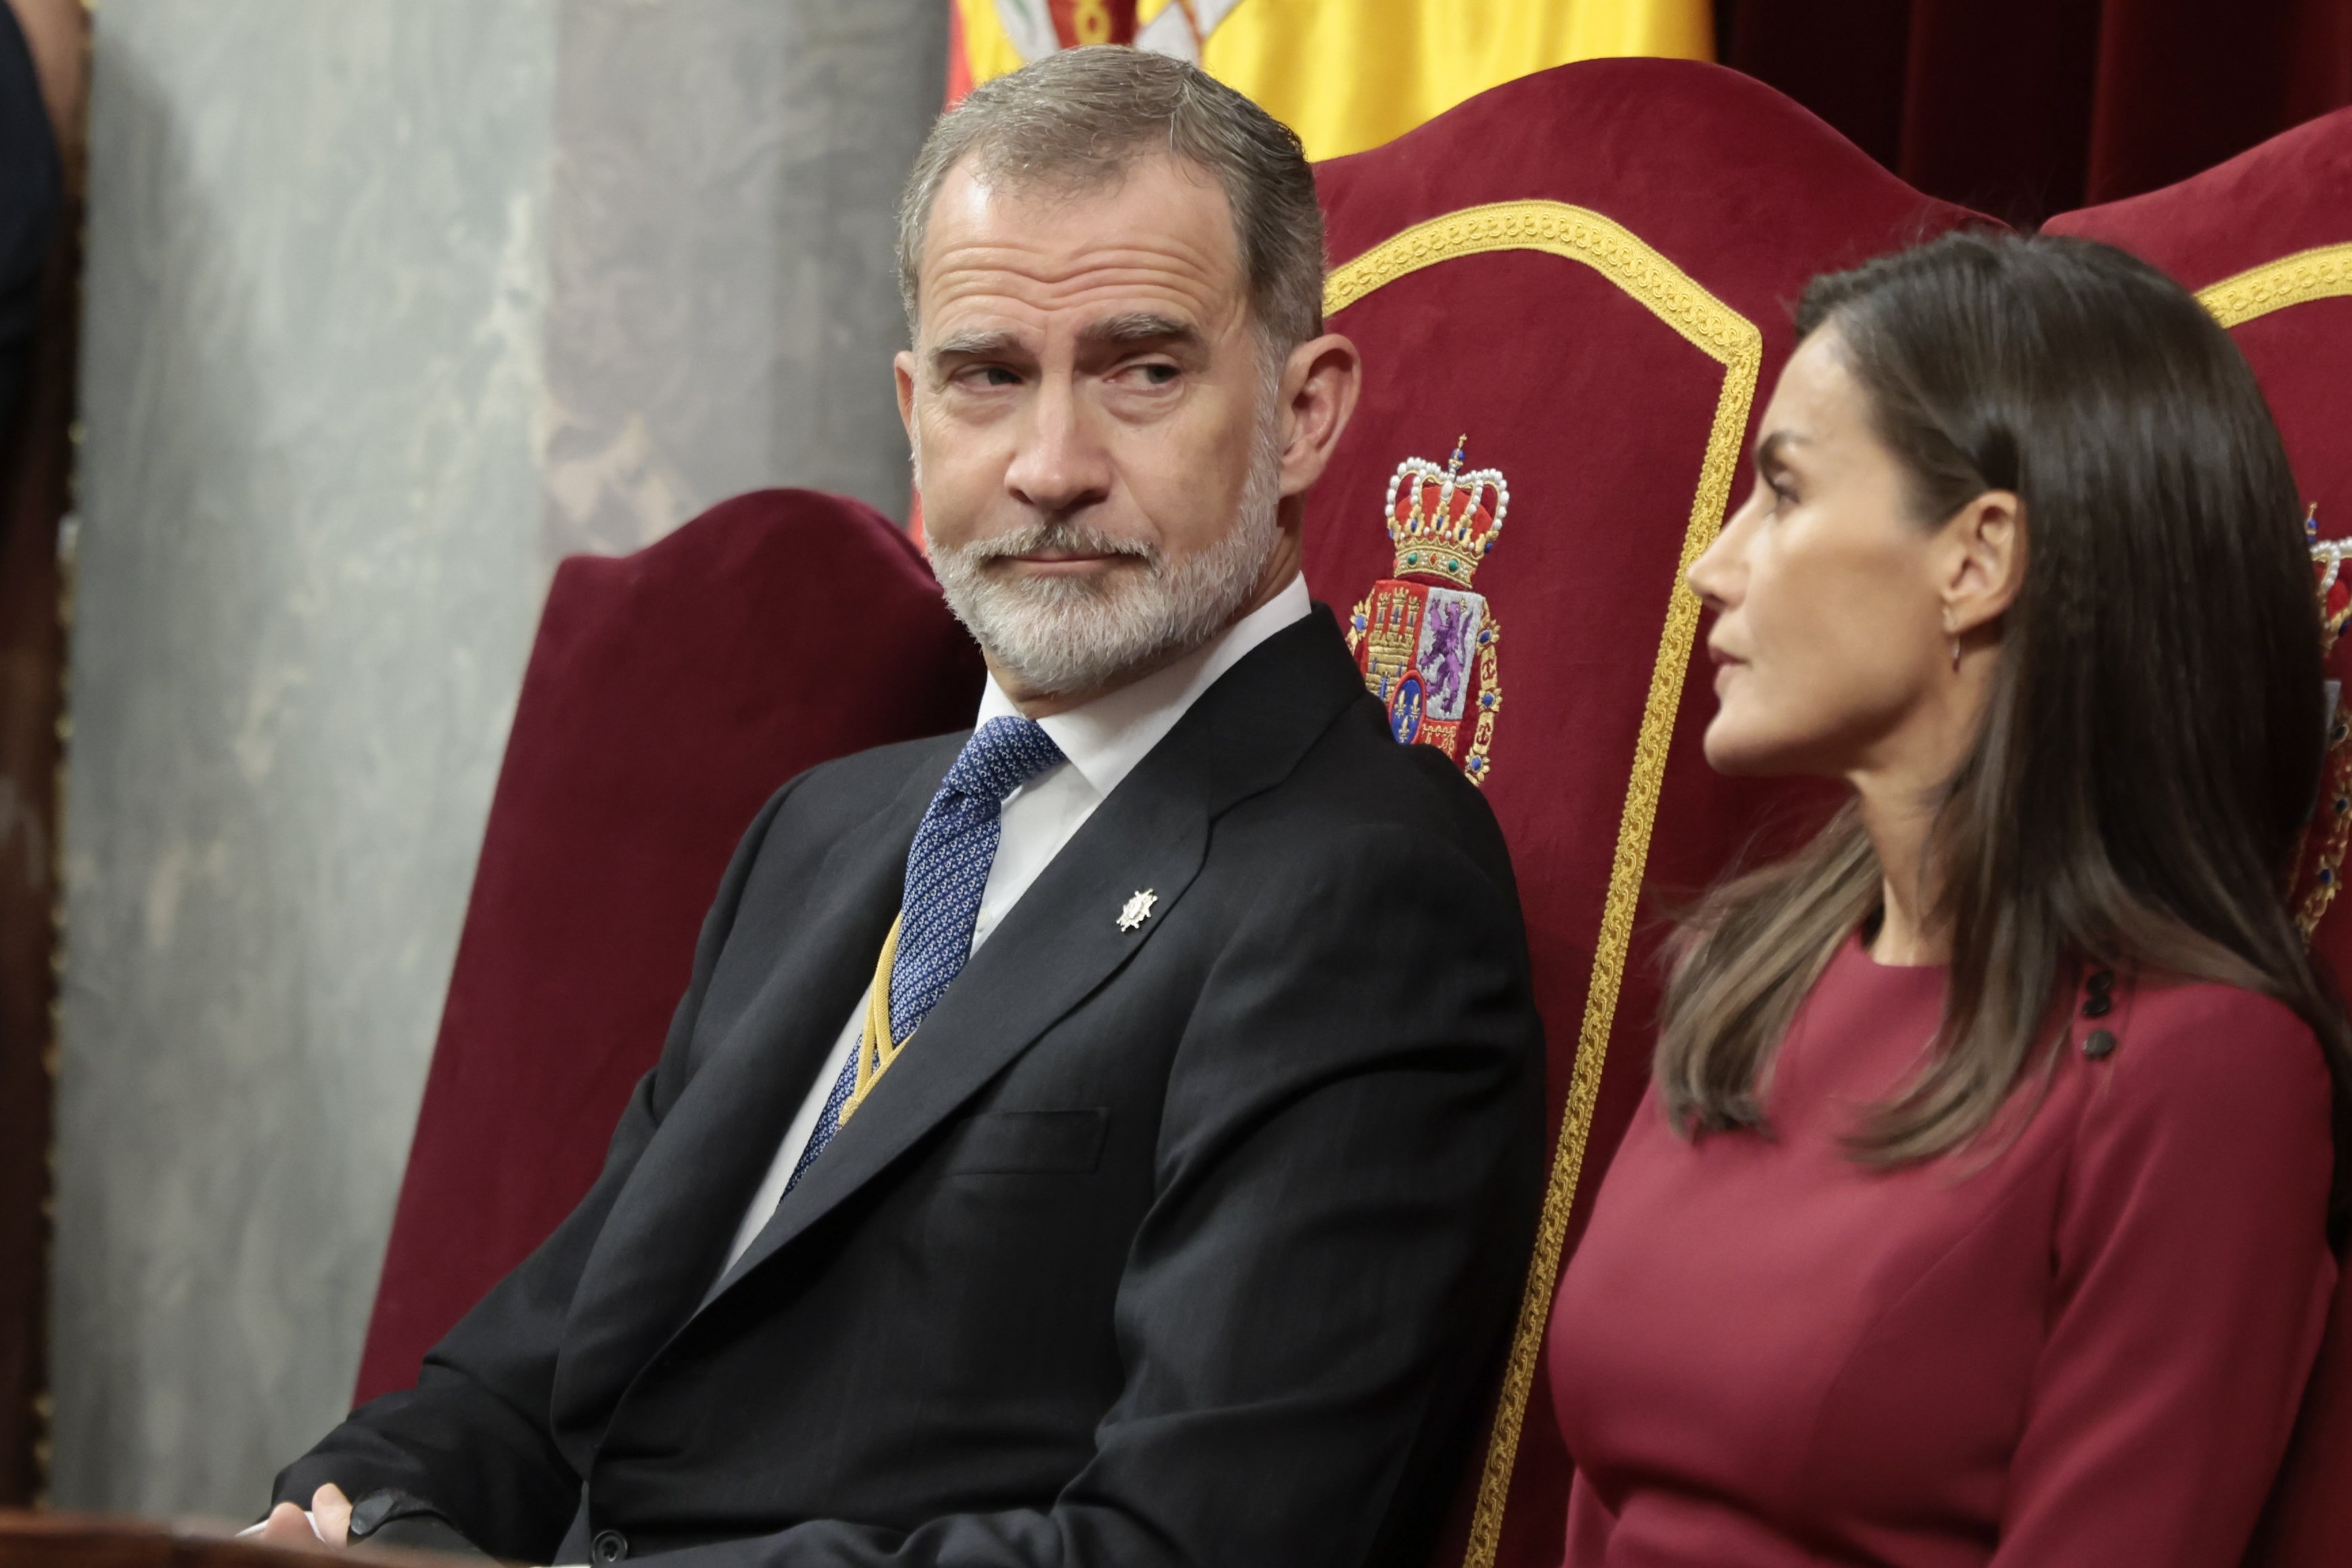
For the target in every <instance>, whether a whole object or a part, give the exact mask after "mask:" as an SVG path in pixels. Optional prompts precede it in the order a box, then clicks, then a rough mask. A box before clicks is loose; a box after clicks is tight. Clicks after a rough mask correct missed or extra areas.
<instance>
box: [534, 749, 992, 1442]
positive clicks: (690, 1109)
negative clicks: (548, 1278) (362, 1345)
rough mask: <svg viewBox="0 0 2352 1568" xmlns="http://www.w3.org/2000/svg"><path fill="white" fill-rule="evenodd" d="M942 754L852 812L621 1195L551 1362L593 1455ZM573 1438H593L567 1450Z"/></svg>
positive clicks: (777, 1133)
mask: <svg viewBox="0 0 2352 1568" xmlns="http://www.w3.org/2000/svg"><path fill="white" fill-rule="evenodd" d="M947 754H948V755H949V756H952V754H953V753H952V752H949V753H947ZM945 768H946V761H945V760H944V759H942V760H940V763H939V765H938V767H936V768H932V767H929V765H928V764H927V763H925V764H918V765H917V766H916V767H915V769H914V771H913V772H912V773H910V774H909V776H908V780H907V782H906V784H905V785H904V786H903V787H902V788H901V789H900V791H899V792H898V795H896V796H894V797H892V798H891V799H889V800H888V801H887V803H886V805H884V807H883V809H881V810H880V811H878V812H877V813H876V814H875V815H873V816H870V817H868V818H866V820H864V821H862V822H855V821H853V822H848V823H845V824H844V825H843V826H842V831H841V832H840V833H839V835H838V837H836V839H835V844H834V846H833V847H832V849H831V850H830V851H829V852H828V853H827V854H826V856H825V857H824V860H823V862H822V863H821V865H820V867H819V868H818V870H817V871H816V873H815V874H814V879H813V885H812V886H811V888H810V889H809V897H808V900H807V901H806V903H805V904H804V905H803V908H802V910H800V911H799V913H798V914H797V915H796V916H795V917H794V919H793V925H792V930H791V932H790V934H789V936H788V937H786V938H785V939H784V940H782V941H781V942H778V943H777V944H776V966H775V968H774V970H773V971H772V973H770V974H769V975H768V977H767V979H766V981H765V982H764V983H763V984H761V987H760V991H759V994H758V995H757V996H756V997H755V998H754V999H753V1000H752V1002H751V1005H749V1006H747V1007H746V1008H745V1009H744V1012H743V1015H742V1016H741V1018H740V1020H739V1021H738V1022H737V1024H736V1025H735V1026H734V1027H733V1028H732V1029H730V1031H729V1032H728V1035H727V1036H726V1037H725V1038H724V1039H723V1040H722V1041H721V1042H719V1044H718V1045H717V1046H716V1047H715V1048H714V1050H713V1052H712V1055H711V1057H710V1058H709V1060H708V1061H707V1062H705V1063H704V1064H703V1065H702V1066H701V1068H699V1069H698V1071H696V1073H695V1074H694V1076H693V1078H692V1079H690V1080H689V1081H688V1084H687V1086H686V1089H684V1091H683V1092H681V1093H680V1094H679V1096H678V1098H677V1101H676V1103H674V1104H673V1105H672V1106H671V1107H670V1109H669V1112H668V1114H667V1116H665V1117H664V1118H663V1121H662V1125H661V1128H660V1131H658V1132H656V1134H655V1136H654V1139H653V1141H652V1142H651V1143H649V1144H648V1145H647V1146H646V1152H645V1153H644V1154H643V1156H641V1157H640V1159H639V1160H638V1162H637V1165H636V1168H635V1170H634V1171H632V1172H631V1173H630V1174H629V1178H628V1181H627V1182H626V1184H624V1185H623V1187H622V1189H621V1191H620V1193H619V1194H618V1195H617V1196H616V1197H615V1198H614V1204H613V1210H612V1213H611V1215H609V1216H608V1217H607V1218H606V1220H605V1222H604V1226H603V1228H602V1229H601V1230H600V1231H599V1232H598V1234H597V1238H596V1243H595V1246H594V1247H593V1250H592V1251H591V1252H590V1254H589V1258H588V1261H587V1264H586V1266H585V1267H584V1268H583V1271H582V1274H581V1279H580V1283H579V1286H578V1288H577V1289H575V1290H574V1292H573V1294H572V1305H571V1309H570V1310H569V1312H568V1314H567V1316H566V1319H565V1323H564V1332H563V1338H562V1346H561V1349H560V1352H559V1353H558V1357H557V1362H556V1368H555V1379H554V1387H553V1398H552V1402H551V1403H552V1411H553V1414H554V1416H555V1429H556V1431H557V1432H558V1433H559V1434H560V1435H561V1436H562V1439H563V1440H564V1443H565V1447H566V1449H567V1457H568V1458H571V1459H572V1461H573V1463H574V1464H575V1465H584V1463H585V1461H586V1458H587V1455H586V1449H587V1447H593V1442H594V1439H595V1434H596V1432H597V1431H599V1430H601V1428H602V1425H603V1422H602V1413H603V1412H604V1411H607V1410H609V1409H610V1408H611V1406H612V1402H613V1401H614V1399H615V1398H617V1397H618V1396H619V1394H620V1393H621V1392H622V1390H623V1389H625V1387H626V1386H627V1385H628V1384H629V1382H630V1380H631V1379H633V1378H634V1377H635V1375H636V1373H638V1371H639V1370H640V1369H641V1368H642V1367H643V1366H644V1364H645V1363H646V1361H647V1360H649V1359H650V1357H651V1355H652V1354H653V1352H654V1351H655V1350H656V1348H657V1347H658V1346H659V1345H660V1343H661V1342H663V1341H664V1340H666V1339H667V1337H668V1336H669V1335H670V1334H671V1333H672V1332H673V1331H675V1330H676V1329H677V1327H678V1326H679V1325H680V1324H681V1323H683V1322H684V1321H687V1319H688V1316H689V1315H690V1313H691V1310H692V1309H693V1307H694V1305H695V1303H696V1302H697V1301H698V1300H699V1299H700V1297H701V1295H702V1293H703V1292H704V1290H705V1289H707V1288H708V1287H709V1284H710V1280H711V1277H712V1275H713V1273H714V1272H715V1271H716V1270H717V1269H718V1268H719V1264H720V1262H721V1261H722V1260H723V1259H724V1258H725V1257H726V1248H727V1244H728V1242H729V1241H730V1240H731V1239H732V1238H733V1237H734V1234H735V1230H736V1227H737V1226H738V1225H739V1224H740V1222H741V1220H742V1215H743V1209H742V1205H743V1204H744V1203H745V1202H746V1201H747V1200H748V1197H749V1194H751V1191H752V1190H753V1189H754V1188H755V1187H756V1186H757V1184H758V1183H759V1180H760V1177H761V1175H762V1174H764V1173H765V1172H766V1171H767V1169H768V1166H769V1164H770V1163H771V1162H772V1160H773V1159H774V1158H775V1153H776V1145H777V1140H778V1139H780V1138H781V1137H782V1133H783V1130H784V1128H785V1126H786V1125H787V1124H788V1123H789V1122H790V1121H791V1118H792V1110H793V1106H794V1105H795V1104H797V1103H798V1100H799V1098H800V1096H802V1095H803V1094H804V1093H805V1092H806V1091H807V1089H808V1085H809V1082H810V1080H811V1078H812V1076H813V1075H814V1072H815V1071H816V1070H817V1068H818V1067H819V1066H820V1065H821V1064H822V1063H823V1062H824V1057H825V1054H826V1052H827V1050H828V1049H829V1048H830V1047H832V1045H833V1043H834V1041H835V1039H836V1038H837V1037H839V1034H840V1031H841V1026H842V1020H843V1019H845V1018H846V1017H847V1016H849V1010H850V1009H851V1007H853V1006H854V1005H856V1001H857V994H858V992H859V991H860V990H861V989H862V988H863V987H864V984H865V983H866V979H867V978H868V977H869V976H870V975H871V974H872V973H873V967H874V958H875V954H876V953H877V952H879V951H880V948H881V944H882V938H883V934H884V932H885V931H887V929H888V927H889V923H890V918H891V916H892V915H894V914H895V913H897V912H898V898H899V889H900V886H901V883H902V881H903V879H904V877H905V872H906V863H907V847H908V843H909V842H910V841H911V840H912V838H913V837H914V832H915V825H916V824H917V822H919V820H920V819H921V816H922V813H923V808H924V806H925V805H926V804H928V803H929V799H930V797H931V795H932V793H933V792H934V791H935V790H936V789H937V788H938V784H939V774H940V773H943V772H944V771H945ZM575 1446H578V1447H582V1448H583V1452H581V1453H576V1454H575V1453H571V1452H569V1450H570V1448H571V1447H575ZM583 1473H584V1471H583Z"/></svg>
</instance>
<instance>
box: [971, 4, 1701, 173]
mask: <svg viewBox="0 0 2352 1568" xmlns="http://www.w3.org/2000/svg"><path fill="white" fill-rule="evenodd" d="M949 3H950V4H951V5H954V6H956V8H957V11H958V14H959V19H960V20H961V23H962V25H963V48H964V60H965V62H966V64H967V65H968V67H969V68H970V70H971V78H970V79H971V81H973V82H975V83H978V82H983V81H986V80H988V79H990V78H991V77H997V76H1003V74H1004V73H1005V72H1007V71H1011V70H1016V69H1018V68H1020V67H1021V65H1022V64H1023V63H1024V61H1023V55H1022V46H1021V45H1020V44H1019V43H1017V42H1016V41H1015V39H1014V37H1013V32H1012V31H1011V30H1008V28H1007V27H1006V26H1005V20H1004V16H1003V13H1002V10H1001V7H1003V6H1006V5H1010V6H1013V7H1014V9H1015V11H1016V13H1017V14H1018V15H1019V16H1028V15H1029V13H1030V12H1032V11H1034V12H1036V13H1037V14H1039V15H1043V14H1044V13H1045V4H1046V0H949ZM1171 11H1173V12H1176V13H1177V14H1176V15H1172V16H1171V15H1164V14H1165V13H1169V12H1171ZM1135 18H1136V22H1137V23H1138V24H1139V37H1138V41H1139V43H1141V44H1143V45H1144V46H1145V47H1163V48H1167V49H1169V50H1170V52H1171V53H1183V54H1186V55H1190V54H1191V53H1192V51H1193V50H1194V49H1196V48H1197V49H1198V51H1199V58H1200V61H1201V64H1202V66H1203V67H1204V68H1207V70H1208V72H1209V74H1210V75H1212V76H1213V77H1215V78H1216V79H1218V80H1220V81H1222V82H1224V83H1225V84H1226V85H1227V86H1229V87H1234V88H1237V89H1240V90H1241V91H1243V92H1244V93H1247V94H1248V95H1249V96H1250V97H1251V98H1253V99H1255V100H1257V101H1258V102H1259V103H1260V104H1262V105H1263V106H1264V107H1265V109H1266V110H1267V111H1268V112H1270V113H1271V114H1273V115H1274V116H1275V118H1276V119H1277V120H1280V121H1283V122H1284V123H1285V124H1286V125H1288V126H1289V127H1290V128H1291V129H1292V130H1294V131H1296V132H1298V135H1299V139H1300V140H1301V141H1303V142H1306V143H1307V156H1308V157H1309V158H1316V159H1321V158H1336V157H1338V156H1339V155H1340V154H1341V153H1360V152H1362V151H1363V150H1364V149H1365V148H1367V147H1377V146H1379V145H1380V144H1381V142H1388V141H1392V140H1394V139H1395V138H1397V137H1399V136H1402V135H1403V134H1404V133H1405V132H1408V131H1410V130H1412V128H1413V127H1414V126H1416V125H1419V124H1421V123H1422V122H1423V121H1426V120H1431V119H1433V118H1435V117H1436V116H1438V115H1440V114H1443V113H1444V112H1445V111H1446V110H1449V109H1451V108H1453V107H1454V105H1455V104H1457V103H1460V102H1462V101H1463V100H1465V99H1467V98H1473V97H1475V96H1476V95H1477V94H1479V93H1482V92H1484V91H1486V89H1488V88H1490V87H1499V86H1501V85H1502V84H1503V83H1504V82H1507V81H1511V80H1514V79H1517V78H1519V77H1523V76H1527V75H1528V74H1530V73H1531V72H1534V71H1539V70H1545V69H1548V68H1550V67H1552V66H1557V65H1565V64H1567V63H1568V62H1569V61H1570V60H1589V59H1601V58H1610V57H1613V56H1622V55H1658V56H1664V57H1667V58H1676V59H1697V60H1705V59H1713V58H1715V18H1714V10H1713V7H1712V5H1710V4H1709V0H1140V3H1139V5H1137V6H1136V9H1135ZM1154 23H1158V24H1159V26H1154ZM1035 26H1037V25H1033V26H1029V27H1028V28H1027V29H1026V31H1034V30H1035ZM1195 28H1198V29H1200V30H1201V31H1202V32H1203V33H1204V34H1205V36H1204V37H1196V36H1195ZM1026 31H1024V37H1025V36H1026Z"/></svg>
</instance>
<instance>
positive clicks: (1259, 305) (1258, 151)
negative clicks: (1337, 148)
mask: <svg viewBox="0 0 2352 1568" xmlns="http://www.w3.org/2000/svg"><path fill="white" fill-rule="evenodd" d="M1162 150H1164V151H1165V152H1167V153H1170V154H1171V156H1173V157H1176V158H1179V159H1181V160H1183V161H1184V162H1186V163H1191V164H1193V165H1194V166H1196V167H1198V168H1200V169H1202V170H1203V171H1204V172H1206V173H1207V174H1211V175H1213V177H1214V178H1215V179H1216V181H1217V183H1218V184H1220V185H1222V186H1223V187H1224V192H1225V201H1226V205H1228V206H1229V207H1230V208H1231V209H1232V211H1233V215H1234V238H1235V240H1236V242H1237V243H1238V245H1239V247H1240V250H1241V262H1242V270H1243V273H1244V276H1246V277H1247V278H1248V279H1249V297H1250V310H1251V313H1252V315H1253V316H1254V317H1255V321H1256V324H1257V327H1258V330H1259V331H1261V332H1262V333H1263V334H1264V336H1265V340H1266V346H1267V347H1268V348H1269V349H1272V350H1274V351H1276V353H1288V352H1289V351H1290V350H1291V349H1293V348H1295V347H1297V345H1298V344H1300V343H1303V342H1306V341H1307V339H1309V338H1311V337H1314V336H1315V335H1316V334H1317V333H1318V332H1320V331H1322V330H1323V214H1322V211H1321V209H1319V208H1318V207H1317V206H1316V205H1315V176H1314V174H1313V173H1312V172H1311V171H1310V170H1309V169H1308V168H1307V154H1306V151H1305V149H1304V148H1303V147H1302V146H1301V145H1300V143H1299V141H1298V137H1297V134H1296V133H1295V132H1292V131H1291V129H1290V128H1289V127H1288V126H1286V125H1285V124H1283V123H1282V121H1278V120H1276V119H1275V118H1274V116H1272V115H1270V114H1268V113H1267V112H1266V111H1265V110H1263V109H1260V108H1259V107H1258V106H1257V105H1256V104H1255V103H1252V102H1251V101H1250V100H1248V99H1246V98H1244V97H1243V96H1242V95H1241V94H1240V93H1238V92H1235V91H1234V89H1232V88H1229V87H1227V86H1225V85H1224V84H1223V82H1220V81H1218V80H1217V79H1215V78H1213V77H1211V76H1210V75H1208V73H1206V72H1205V71H1203V70H1202V69H1201V68H1199V67H1197V66H1192V65H1188V64H1186V63H1185V62H1184V61H1182V60H1178V59H1173V58H1170V57H1168V56H1166V55H1157V54H1151V53H1149V52H1147V51H1145V50H1141V49H1132V48H1129V47H1125V46H1124V45H1118V44H1098V45H1094V46H1091V47H1086V48H1076V49H1061V50H1057V51H1055V53H1053V54H1050V55H1047V56H1046V57H1045V58H1043V59H1041V60H1039V61H1037V62H1036V63H1035V64H1034V65H1029V66H1024V67H1023V68H1021V69H1019V70H1017V71H1014V72H1013V73H1012V74H1010V75H1008V76H1001V77H998V78H996V79H994V80H992V81H987V82H983V83H982V84H981V85H980V86H978V87H976V88H974V89H972V90H971V94H970V96H968V97H966V98H965V99H964V100H963V101H962V102H961V103H960V104H958V105H956V107H955V108H953V109H950V110H948V111H947V112H946V113H945V114H942V115H941V116H940V120H939V123H938V124H936V125H934V126H933V127H932V128H931V134H930V136H929V140H927V141H925V142H924V143H923V150H922V153H920V154H919V156H918V157H917V158H916V159H915V167H914V170H913V172H912V173H910V174H908V176H907V191H906V195H905V196H904V197H903V198H901V200H900V201H899V204H898V289H899V293H900V294H901V296H902V297H903V298H904V300H905V301H906V306H907V329H908V331H910V332H912V331H916V330H917V328H918V326H919V321H920V312H919V302H918V299H917V294H918V290H919V282H920V268H921V263H922V256H923V237H924V235H925V233H926V232H927V231H928V229H929V226H930V216H931V205H932V204H933V203H934V202H935V201H936V200H937V199H938V197H939V194H940V185H941V184H945V183H946V180H947V177H948V174H949V171H950V170H952V169H953V168H955V167H956V165H957V164H959V163H962V162H963V161H964V160H965V159H966V158H967V157H969V158H971V159H974V160H975V161H976V162H975V164H974V168H973V173H974V174H976V175H978V176H979V178H980V179H981V180H982V182H983V183H984V184H989V185H992V186H995V187H999V188H1003V187H1007V186H1011V187H1016V188H1017V187H1022V186H1033V185H1045V186H1047V187H1049V188H1050V187H1055V186H1058V187H1061V188H1064V189H1071V190H1084V189H1087V188H1090V187H1093V186H1097V185H1103V184H1116V183H1117V182H1118V180H1119V179H1120V178H1121V177H1122V176H1124V175H1125V174H1126V173H1127V171H1128V169H1129V166H1130V165H1131V164H1133V163H1135V161H1136V160H1137V159H1138V158H1140V157H1142V156H1145V155H1146V154H1149V153H1153V152H1158V151H1162Z"/></svg>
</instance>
